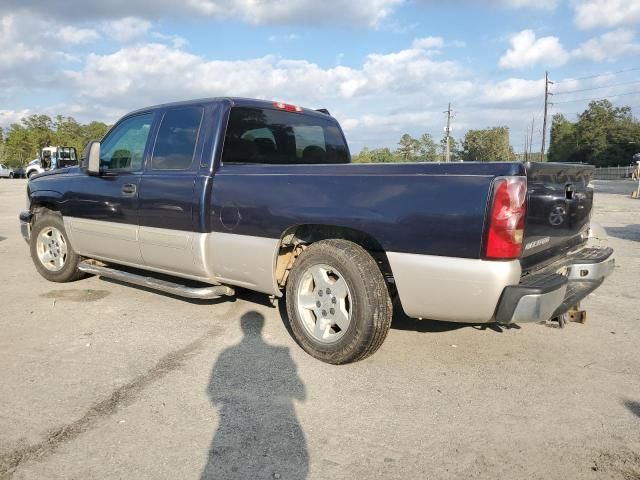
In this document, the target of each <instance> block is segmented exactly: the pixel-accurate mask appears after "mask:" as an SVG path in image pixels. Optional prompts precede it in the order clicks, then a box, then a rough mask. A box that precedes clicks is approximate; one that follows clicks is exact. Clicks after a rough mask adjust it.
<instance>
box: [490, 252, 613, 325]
mask: <svg viewBox="0 0 640 480" xmlns="http://www.w3.org/2000/svg"><path fill="white" fill-rule="evenodd" d="M614 266H615V259H614V256H613V249H611V248H585V249H583V250H581V251H579V252H577V253H575V254H574V255H569V256H567V258H566V259H564V260H563V261H562V262H558V263H555V264H553V265H550V266H549V267H547V268H545V270H544V271H542V272H539V273H536V274H532V275H529V276H527V277H524V278H523V279H522V280H521V282H520V284H519V285H513V286H509V287H506V288H505V289H504V291H503V293H502V296H501V298H500V302H499V303H498V308H497V310H496V321H497V322H498V323H502V324H509V323H522V322H541V321H545V320H549V319H551V318H554V317H557V316H559V315H562V314H563V313H565V312H567V311H568V310H569V309H570V308H571V307H572V306H574V305H576V304H577V303H578V302H579V301H580V300H582V299H583V298H584V297H586V296H587V295H589V294H590V293H591V292H593V291H594V290H595V289H596V288H598V287H599V286H600V285H601V284H602V282H604V279H605V278H606V277H607V276H609V275H610V274H611V272H613V268H614Z"/></svg>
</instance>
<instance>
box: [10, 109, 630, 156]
mask: <svg viewBox="0 0 640 480" xmlns="http://www.w3.org/2000/svg"><path fill="white" fill-rule="evenodd" d="M108 129H109V125H107V124H105V123H103V122H96V121H93V122H89V123H87V124H82V123H79V122H78V121H77V120H75V119H74V118H73V117H69V116H62V115H57V116H55V117H54V118H51V117H49V116H48V115H30V116H28V117H26V118H23V119H22V120H21V121H20V122H19V123H13V124H11V125H10V126H9V128H7V129H5V130H3V129H0V163H3V164H5V165H9V166H11V167H19V166H22V165H25V164H26V163H27V162H29V161H31V160H33V159H34V158H37V157H38V155H39V153H40V151H41V149H42V148H43V147H47V146H49V145H52V146H71V147H75V148H76V149H77V151H78V153H82V151H83V149H84V147H85V146H86V144H87V143H88V142H89V141H90V140H97V139H101V138H102V137H103V136H104V135H105V133H106V132H107V130H108ZM445 148H446V139H445V138H443V139H441V140H440V141H439V142H436V141H435V140H434V139H433V137H432V136H431V135H430V134H428V133H424V134H422V135H420V136H419V137H418V138H414V137H412V136H411V135H409V134H408V133H405V134H404V135H402V137H401V138H400V140H399V141H398V143H397V147H396V148H395V149H390V148H386V147H385V148H374V149H370V148H367V147H365V148H363V149H362V150H361V151H360V153H358V154H357V155H354V156H353V161H354V162H359V163H389V162H439V161H443V160H444V157H445ZM449 150H450V158H451V161H453V162H458V161H480V162H491V161H511V160H520V159H522V155H520V154H515V153H514V150H513V147H512V146H511V144H510V143H509V128H508V127H492V128H484V129H478V130H469V131H468V132H467V133H466V134H465V135H464V138H462V139H460V140H457V139H455V138H453V137H450V138H449ZM638 152H640V121H638V119H636V118H634V117H633V115H632V112H631V108H630V107H614V106H613V105H612V104H611V102H609V101H608V100H596V101H593V102H591V103H590V104H589V106H588V108H587V109H586V110H585V111H584V112H583V113H581V114H579V115H578V116H577V120H576V121H570V120H568V119H567V118H566V117H565V116H564V115H562V114H560V113H557V114H555V115H554V116H553V119H552V122H551V137H550V145H549V151H548V155H547V157H548V160H549V161H553V162H580V163H588V164H591V165H596V166H601V167H605V166H616V165H629V164H630V163H631V161H632V158H633V155H634V154H635V153H638Z"/></svg>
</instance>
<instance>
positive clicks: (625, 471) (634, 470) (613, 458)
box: [591, 449, 640, 480]
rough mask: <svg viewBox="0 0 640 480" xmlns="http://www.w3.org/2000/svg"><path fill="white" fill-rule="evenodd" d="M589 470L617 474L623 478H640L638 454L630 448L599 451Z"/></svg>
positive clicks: (636, 479) (633, 479)
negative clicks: (615, 450)
mask: <svg viewBox="0 0 640 480" xmlns="http://www.w3.org/2000/svg"><path fill="white" fill-rule="evenodd" d="M591 470H593V471H594V472H607V473H614V474H619V475H621V476H622V478H624V480H640V454H638V453H636V452H633V451H630V450H624V449H623V450H620V451H617V452H606V451H605V452H601V453H600V454H599V455H598V456H597V458H596V459H595V460H594V462H593V466H592V467H591Z"/></svg>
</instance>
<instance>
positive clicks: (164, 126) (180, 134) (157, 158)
mask: <svg viewBox="0 0 640 480" xmlns="http://www.w3.org/2000/svg"><path fill="white" fill-rule="evenodd" d="M203 113H204V109H203V108H202V107H182V108H172V109H170V110H167V112H166V113H165V114H164V117H163V118H162V122H161V123H160V129H159V130H158V137H157V139H156V144H155V146H154V148H153V155H152V157H151V168H152V169H154V170H186V169H188V168H189V167H190V166H191V163H192V162H193V154H194V153H195V149H196V143H197V142H198V133H199V131H200V124H201V122H202V116H203Z"/></svg>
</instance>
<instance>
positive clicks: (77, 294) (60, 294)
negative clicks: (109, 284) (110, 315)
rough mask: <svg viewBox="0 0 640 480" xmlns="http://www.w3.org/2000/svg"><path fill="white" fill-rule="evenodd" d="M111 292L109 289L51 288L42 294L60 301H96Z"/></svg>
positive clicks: (44, 296)
mask: <svg viewBox="0 0 640 480" xmlns="http://www.w3.org/2000/svg"><path fill="white" fill-rule="evenodd" d="M110 293H111V292H109V291H108V290H91V289H86V290H81V289H77V290H51V291H50V292H48V293H44V294H42V295H41V297H43V298H52V299H54V300H55V301H58V302H95V301H97V300H101V299H103V298H104V297H106V296H107V295H109V294H110Z"/></svg>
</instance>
